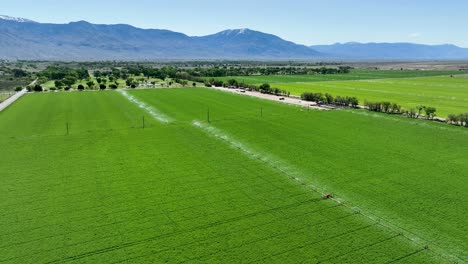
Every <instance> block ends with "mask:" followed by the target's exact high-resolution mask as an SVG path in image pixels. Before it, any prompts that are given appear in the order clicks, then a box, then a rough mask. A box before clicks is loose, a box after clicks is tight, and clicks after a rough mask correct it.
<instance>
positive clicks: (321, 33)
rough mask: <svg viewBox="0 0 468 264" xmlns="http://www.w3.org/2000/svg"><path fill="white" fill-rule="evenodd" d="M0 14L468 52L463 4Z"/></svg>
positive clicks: (17, 10) (56, 1)
mask: <svg viewBox="0 0 468 264" xmlns="http://www.w3.org/2000/svg"><path fill="white" fill-rule="evenodd" d="M1 2H2V3H1V6H0V14H2V15H10V16H17V17H24V18H29V19H32V20H36V21H38V22H50V23H68V22H70V21H78V20H86V21H89V22H92V23H101V24H116V23H124V24H131V25H134V26H137V27H143V28H160V29H169V30H173V31H178V32H182V33H185V34H187V35H192V36H200V35H207V34H212V33H216V32H219V31H221V30H224V29H233V28H251V29H255V30H259V31H263V32H267V33H271V34H275V35H278V36H280V37H282V38H285V39H287V40H291V41H294V42H296V43H300V44H307V45H312V44H331V43H335V42H348V41H358V42H416V43H424V44H444V43H453V44H457V45H460V46H463V47H468V18H467V17H468V1H462V0H445V1H437V0H426V1H422V0H373V1H371V0H321V1H316V0H269V1H268V0H236V1H231V0H228V1H223V0H217V1H216V0H165V1H159V0H153V1H151V0H133V1H127V0H3V1H1Z"/></svg>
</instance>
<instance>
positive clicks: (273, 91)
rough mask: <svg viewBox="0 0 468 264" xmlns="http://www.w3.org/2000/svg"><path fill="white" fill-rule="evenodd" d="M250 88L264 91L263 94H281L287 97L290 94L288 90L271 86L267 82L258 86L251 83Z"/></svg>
mask: <svg viewBox="0 0 468 264" xmlns="http://www.w3.org/2000/svg"><path fill="white" fill-rule="evenodd" d="M250 89H251V90H253V91H258V92H261V93H264V94H274V95H277V96H280V95H281V96H287V97H289V96H290V95H291V93H290V92H288V91H286V90H283V89H279V88H275V87H271V86H270V84H268V83H264V84H262V85H260V86H255V85H251V87H250Z"/></svg>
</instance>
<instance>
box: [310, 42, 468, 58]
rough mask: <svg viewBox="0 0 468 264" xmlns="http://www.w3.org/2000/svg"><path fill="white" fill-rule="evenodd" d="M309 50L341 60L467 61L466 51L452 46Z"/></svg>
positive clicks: (376, 45) (369, 45) (342, 46)
mask: <svg viewBox="0 0 468 264" xmlns="http://www.w3.org/2000/svg"><path fill="white" fill-rule="evenodd" d="M310 48H311V49H313V50H316V51H319V52H321V53H323V54H326V56H330V57H335V58H342V59H360V60H369V59H383V60H444V59H445V60H456V59H468V49H466V48H460V47H458V46H455V45H452V44H445V45H423V44H414V43H358V42H348V43H336V44H333V45H315V46H310Z"/></svg>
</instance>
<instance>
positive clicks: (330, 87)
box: [276, 77, 468, 117]
mask: <svg viewBox="0 0 468 264" xmlns="http://www.w3.org/2000/svg"><path fill="white" fill-rule="evenodd" d="M276 87H279V88H281V89H286V90H288V91H290V92H291V93H292V94H302V93H303V92H322V93H331V94H332V95H341V96H356V97H357V98H359V100H360V103H361V104H364V102H365V101H366V100H368V101H373V102H379V101H392V102H397V103H398V104H400V105H402V106H403V108H405V109H409V108H416V107H417V106H418V105H425V106H433V107H436V108H437V115H438V116H442V117H446V116H447V115H448V114H460V113H466V112H468V78H450V77H427V78H407V79H384V80H363V81H343V82H318V83H301V84H299V83H284V84H276Z"/></svg>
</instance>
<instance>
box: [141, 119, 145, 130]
mask: <svg viewBox="0 0 468 264" xmlns="http://www.w3.org/2000/svg"><path fill="white" fill-rule="evenodd" d="M142 121H143V124H142V125H143V126H142V128H143V129H145V116H143V119H142Z"/></svg>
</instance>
